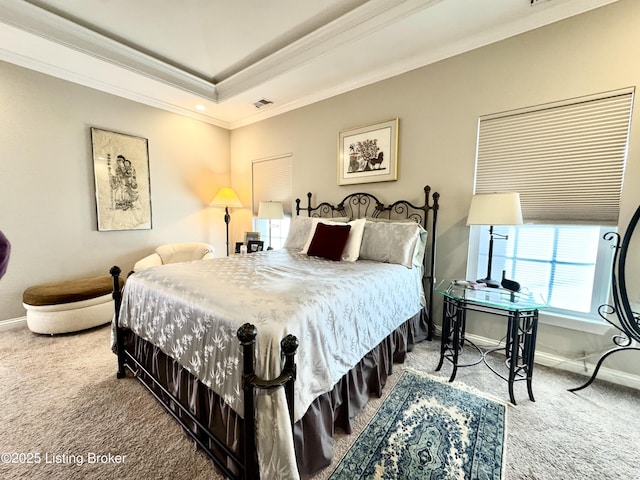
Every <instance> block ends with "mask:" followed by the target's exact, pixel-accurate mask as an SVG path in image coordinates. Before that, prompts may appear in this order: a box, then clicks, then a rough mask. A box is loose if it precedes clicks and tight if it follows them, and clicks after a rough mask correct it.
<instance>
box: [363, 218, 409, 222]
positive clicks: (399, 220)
mask: <svg viewBox="0 0 640 480" xmlns="http://www.w3.org/2000/svg"><path fill="white" fill-rule="evenodd" d="M367 220H368V221H370V222H383V223H418V222H416V221H415V220H413V219H411V218H383V217H367Z"/></svg>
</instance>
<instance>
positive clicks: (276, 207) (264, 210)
mask: <svg viewBox="0 0 640 480" xmlns="http://www.w3.org/2000/svg"><path fill="white" fill-rule="evenodd" d="M283 217H284V211H283V209H282V202H260V206H259V207H258V218H268V219H269V220H279V219H281V218H283Z"/></svg>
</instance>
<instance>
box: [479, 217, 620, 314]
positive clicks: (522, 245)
mask: <svg viewBox="0 0 640 480" xmlns="http://www.w3.org/2000/svg"><path fill="white" fill-rule="evenodd" d="M494 229H495V230H496V231H497V232H498V233H501V234H505V235H507V236H508V240H507V241H504V240H501V239H498V238H496V239H494V245H493V249H494V250H493V262H492V276H493V278H496V279H501V278H502V273H503V272H504V275H505V277H506V278H508V279H515V280H517V281H519V282H520V283H521V284H523V286H525V287H526V288H527V289H528V290H530V291H533V292H537V293H539V294H540V295H542V297H543V298H544V299H545V300H546V301H547V303H548V304H549V306H550V311H551V312H552V313H557V314H561V315H564V316H571V317H576V318H584V319H588V320H598V319H599V316H598V314H597V312H598V307H599V306H600V305H601V304H602V303H605V302H606V301H607V299H608V295H609V288H610V279H611V277H610V275H611V264H612V261H613V254H614V249H613V248H612V245H613V242H610V241H608V240H605V239H604V238H603V236H604V235H605V233H607V232H610V231H615V229H613V228H611V227H599V226H585V225H523V226H518V227H515V226H514V227H505V226H500V227H494ZM474 237H478V238H477V244H478V254H477V255H476V256H475V257H474V259H473V260H475V261H471V262H470V264H469V267H470V268H469V270H470V272H473V273H471V274H470V275H469V276H470V278H472V279H476V278H484V277H485V276H486V273H487V272H486V269H487V260H488V259H487V256H488V250H489V234H488V228H486V227H477V226H474V227H472V239H473V238H474Z"/></svg>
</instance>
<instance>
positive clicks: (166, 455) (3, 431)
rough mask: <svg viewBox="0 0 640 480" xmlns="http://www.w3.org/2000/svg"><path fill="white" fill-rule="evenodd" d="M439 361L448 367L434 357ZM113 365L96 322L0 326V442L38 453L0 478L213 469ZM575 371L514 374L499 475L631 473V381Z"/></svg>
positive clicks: (482, 372) (635, 410) (496, 387)
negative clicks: (67, 328)
mask: <svg viewBox="0 0 640 480" xmlns="http://www.w3.org/2000/svg"><path fill="white" fill-rule="evenodd" d="M437 359H438V343H437V342H425V343H423V344H420V345H419V346H417V348H416V350H415V351H414V352H413V353H412V354H410V356H409V359H408V361H407V363H406V365H407V366H411V367H413V368H416V369H419V370H424V371H427V372H431V373H433V369H434V367H435V365H436V364H437ZM401 368H403V367H402V366H401V365H398V366H397V368H396V370H395V372H394V375H392V377H391V382H390V384H389V385H388V386H387V388H386V389H385V394H387V393H388V392H389V391H390V390H391V387H392V384H393V383H395V381H397V378H398V376H399V375H398V373H399V371H400V369H401ZM443 370H444V371H443V372H442V375H444V376H447V375H448V374H449V372H450V370H449V368H448V366H446V365H445V367H444V369H443ZM115 371H116V357H115V356H114V355H113V354H112V353H111V351H110V350H109V328H108V327H102V328H98V329H95V330H91V331H87V332H83V333H78V334H72V335H64V336H56V337H48V336H40V335H35V334H32V333H31V332H29V331H28V330H27V329H26V328H21V329H16V330H11V331H4V332H0V385H1V387H2V395H1V397H0V412H2V417H1V419H2V421H1V422H0V453H15V454H17V453H24V454H29V453H31V454H32V455H31V457H30V458H31V460H35V459H36V456H35V454H38V455H39V457H40V463H39V464H7V463H0V478H2V479H45V478H47V479H49V478H53V479H85V478H87V479H102V478H104V479H107V478H109V479H141V478H145V479H153V478H157V479H176V480H179V479H185V480H186V479H220V478H221V477H220V476H218V475H216V474H215V472H214V470H213V467H212V465H211V463H210V461H209V460H208V459H207V458H206V457H205V456H204V455H203V454H202V453H201V452H199V451H197V450H196V449H195V447H194V446H193V443H192V442H191V441H189V440H188V439H187V437H186V436H184V435H183V434H182V432H181V430H180V428H179V427H178V426H177V424H176V423H175V422H174V420H173V419H172V418H171V417H169V415H167V414H166V413H164V411H162V409H161V408H160V407H159V406H158V405H157V403H156V401H155V400H154V399H153V398H151V396H150V395H149V394H148V393H147V392H146V391H145V390H144V389H143V387H142V386H141V385H139V384H138V382H137V381H136V380H134V379H132V378H127V379H126V380H117V379H116V377H115ZM583 379H584V378H583V377H580V376H576V375H567V374H565V373H563V372H559V371H556V370H553V369H549V368H544V367H540V366H537V367H536V372H535V375H534V393H535V395H536V399H537V401H536V402H535V403H533V402H530V401H529V400H528V399H527V395H526V387H525V385H524V383H521V384H518V385H516V399H517V400H518V405H517V406H515V407H511V408H509V412H508V423H507V430H508V441H507V478H508V479H514V480H515V479H531V480H534V479H536V480H538V479H539V480H542V479H545V480H546V479H549V480H557V479H563V480H565V479H576V480H578V479H637V478H640V473H639V472H640V466H639V465H640V460H639V457H638V452H639V450H638V446H640V422H639V421H638V419H640V392H638V391H636V390H631V389H625V388H622V387H617V386H614V385H611V384H607V383H605V382H599V381H597V382H596V383H595V384H594V385H593V386H591V387H590V388H588V389H587V390H585V391H583V392H580V393H578V394H576V395H574V394H571V393H569V392H567V391H566V389H567V388H569V387H572V386H575V385H578V384H580V383H582V381H583ZM456 381H460V382H462V383H465V384H467V385H470V386H472V387H475V388H478V389H480V390H482V391H484V392H487V393H488V394H491V395H494V396H496V397H498V398H501V399H507V398H508V395H507V385H506V383H505V382H504V381H503V380H501V379H500V378H498V377H496V376H495V375H493V374H492V373H491V372H490V371H489V370H488V369H487V368H483V366H480V365H479V366H476V367H472V368H467V369H460V370H459V373H458V378H457V380H456ZM381 401H382V399H376V400H374V401H372V402H370V403H369V405H368V406H367V408H366V409H365V411H364V412H363V414H362V415H360V417H359V418H358V422H357V431H356V432H355V433H354V434H353V435H349V436H346V435H339V436H338V437H337V438H336V445H335V451H336V461H337V460H338V459H339V457H340V455H341V454H342V453H343V452H345V451H346V450H347V449H348V447H349V446H350V444H351V442H353V440H354V439H355V438H356V437H357V433H358V431H359V430H360V429H361V428H362V427H363V426H364V425H366V423H367V420H368V418H370V416H371V415H372V413H373V412H374V411H375V408H376V407H377V406H378V405H379V404H380V402H381ZM109 454H111V457H108V456H107V455H109ZM95 455H103V456H104V457H102V458H95ZM116 455H120V456H121V457H120V458H118V457H116ZM74 456H75V457H74ZM122 457H124V458H122ZM28 458H29V456H28V455H25V456H22V457H18V456H17V455H14V458H13V459H14V460H17V461H23V460H27V459H28ZM79 458H80V459H81V460H83V461H84V463H83V464H81V465H80V464H78V461H77V459H79ZM5 459H6V456H5V455H3V460H5ZM92 459H93V460H94V461H96V460H102V461H103V462H107V463H89V460H92ZM118 461H120V463H117V462H118ZM46 462H50V463H46ZM51 462H56V463H51ZM331 470H332V468H331V467H330V468H328V469H327V470H326V471H324V472H321V473H320V474H318V475H316V476H315V477H313V478H314V480H321V479H325V478H326V477H328V475H329V473H330V472H331Z"/></svg>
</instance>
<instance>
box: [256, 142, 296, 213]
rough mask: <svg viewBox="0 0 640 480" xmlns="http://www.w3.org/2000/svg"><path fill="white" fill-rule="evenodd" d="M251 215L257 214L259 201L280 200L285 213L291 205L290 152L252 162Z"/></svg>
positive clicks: (291, 170) (291, 162) (290, 208)
mask: <svg viewBox="0 0 640 480" xmlns="http://www.w3.org/2000/svg"><path fill="white" fill-rule="evenodd" d="M252 170H253V171H252V175H253V215H254V216H257V215H258V206H259V205H260V202H282V207H283V210H284V213H285V215H291V211H292V205H293V161H292V158H291V154H287V155H280V156H277V157H271V158H267V159H262V160H256V161H254V162H253V164H252Z"/></svg>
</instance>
